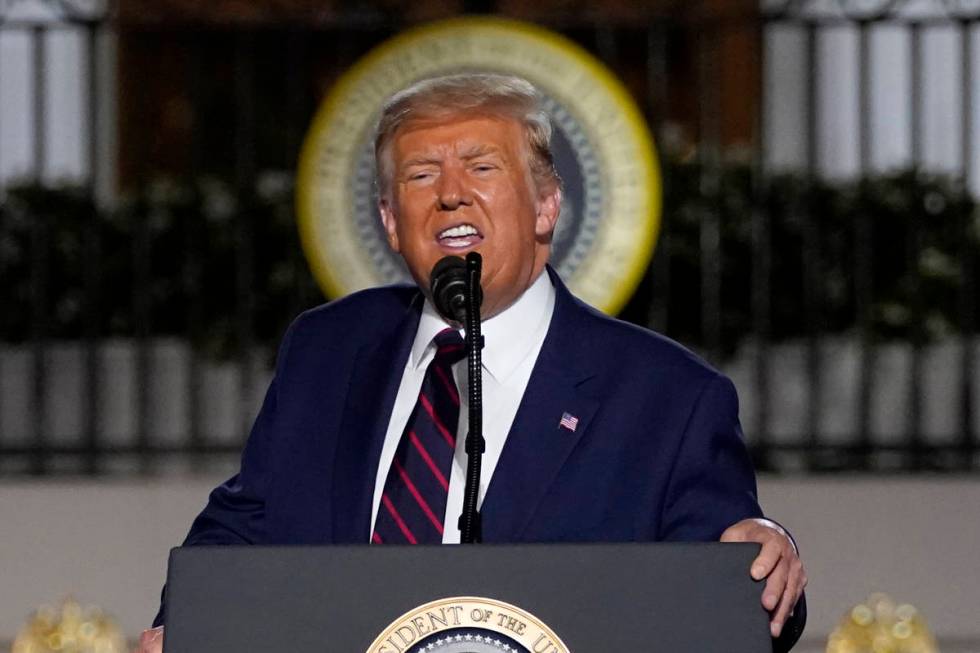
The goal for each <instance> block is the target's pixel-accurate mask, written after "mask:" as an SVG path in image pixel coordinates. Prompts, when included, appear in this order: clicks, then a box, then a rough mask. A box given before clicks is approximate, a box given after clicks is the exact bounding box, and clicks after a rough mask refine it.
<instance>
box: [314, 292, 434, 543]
mask: <svg viewBox="0 0 980 653" xmlns="http://www.w3.org/2000/svg"><path fill="white" fill-rule="evenodd" d="M421 304H422V302H421V295H418V296H417V297H416V299H415V301H413V302H412V304H411V306H410V307H409V309H408V311H407V312H406V314H405V315H404V316H403V317H402V319H401V320H400V321H399V323H398V324H397V326H396V328H395V329H394V330H393V331H392V332H391V334H390V335H389V336H388V337H387V338H384V339H382V340H381V341H379V342H376V343H371V344H368V345H365V346H364V347H362V348H361V349H360V350H359V351H358V353H357V356H356V357H355V361H354V367H353V372H352V374H351V380H350V387H349V389H348V392H347V399H346V402H345V405H344V415H343V419H342V420H341V430H340V434H339V435H338V438H337V440H338V442H337V453H336V457H335V459H334V470H333V487H332V499H333V500H332V502H331V506H332V507H333V511H332V512H333V532H332V534H333V537H332V542H333V543H335V544H340V543H358V544H360V543H366V542H367V541H368V535H369V530H370V528H371V524H370V521H371V510H372V506H371V501H372V500H373V498H374V483H375V479H376V478H377V473H378V460H379V458H380V457H381V447H382V445H383V444H384V437H385V433H386V432H387V430H388V422H389V420H390V419H391V411H392V408H393V407H394V404H395V397H396V395H397V394H398V386H399V385H400V383H401V377H402V370H403V369H404V367H405V361H406V360H408V355H409V352H410V350H411V348H412V342H413V340H414V339H415V332H416V331H417V330H418V323H419V316H420V314H421Z"/></svg>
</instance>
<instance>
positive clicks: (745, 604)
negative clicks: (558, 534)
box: [164, 543, 771, 653]
mask: <svg viewBox="0 0 980 653" xmlns="http://www.w3.org/2000/svg"><path fill="white" fill-rule="evenodd" d="M758 550H759V547H758V545H755V544H717V543H712V544H707V543H706V544H587V545H578V544H575V545H572V544H561V545H543V544H536V545H476V546H458V545H457V546H452V545H449V546H417V547H409V546H396V547H385V546H367V545H365V546H343V547H341V546H331V547H185V548H178V549H174V550H173V551H172V552H171V555H170V569H169V573H168V614H167V623H166V626H167V628H166V637H165V642H164V651H165V653H248V652H253V651H254V652H260V651H261V652H269V653H367V652H368V651H370V653H423V652H424V653H487V652H489V653H512V652H515V651H519V652H520V653H524V652H525V651H529V652H531V653H564V652H565V651H571V652H573V653H616V652H620V651H622V652H624V653H626V652H629V653H633V652H643V653H656V652H660V651H662V652H664V653H684V652H687V651H690V652H692V653H694V652H696V653H762V652H769V651H771V640H770V637H769V628H768V616H767V614H766V613H765V611H764V610H763V608H762V605H761V603H760V596H761V592H762V584H761V583H756V582H754V581H753V580H752V579H751V578H750V577H749V574H748V569H749V564H750V562H751V561H752V559H753V558H754V556H755V555H756V554H757V552H758ZM488 613H489V614H488Z"/></svg>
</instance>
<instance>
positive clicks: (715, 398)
mask: <svg viewBox="0 0 980 653" xmlns="http://www.w3.org/2000/svg"><path fill="white" fill-rule="evenodd" d="M761 516H762V509H761V508H760V507H759V502H758V499H757V498H756V486H755V472H754V471H753V469H752V461H751V459H750V458H749V454H748V451H747V450H746V448H745V444H744V442H743V441H742V429H741V426H739V423H738V399H737V398H736V394H735V387H734V386H733V385H732V382H731V381H729V380H728V379H727V378H725V377H723V376H720V375H718V376H715V377H713V378H712V379H710V380H709V381H708V382H707V383H706V384H705V386H704V388H703V389H702V390H701V393H700V395H699V397H698V398H697V400H696V401H695V403H694V407H693V409H692V411H691V414H690V416H689V417H688V420H687V425H686V428H685V429H684V433H683V435H682V437H681V441H680V445H679V446H678V450H677V454H676V457H675V460H674V465H673V467H672V469H671V472H670V480H669V482H668V484H667V492H666V495H665V499H664V506H663V514H662V515H661V520H660V523H661V529H662V530H661V533H660V539H661V540H668V541H687V542H691V541H701V542H704V541H708V542H712V541H716V540H718V538H720V537H721V534H722V532H723V531H724V530H725V529H726V528H728V527H729V526H731V525H732V524H734V523H735V522H737V521H739V520H742V519H747V518H749V517H761Z"/></svg>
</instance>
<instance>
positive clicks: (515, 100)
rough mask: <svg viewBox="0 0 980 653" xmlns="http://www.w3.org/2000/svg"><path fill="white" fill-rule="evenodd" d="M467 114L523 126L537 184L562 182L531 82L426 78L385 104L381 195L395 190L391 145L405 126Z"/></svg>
mask: <svg viewBox="0 0 980 653" xmlns="http://www.w3.org/2000/svg"><path fill="white" fill-rule="evenodd" d="M465 114H478V115H479V114H485V115H491V116H501V117H506V118H512V119H514V120H517V121H518V122H520V123H521V124H522V125H523V127H524V134H525V136H526V139H527V146H528V150H527V151H528V155H529V156H528V166H529V168H530V170H531V176H532V177H533V179H534V182H535V183H536V184H537V186H538V188H544V187H547V186H548V185H552V184H557V185H560V184H561V180H560V178H559V177H558V172H557V171H556V170H555V162H554V156H553V155H552V153H551V133H552V128H551V120H550V119H549V118H548V114H547V112H546V111H545V110H544V107H543V102H542V97H541V94H540V93H539V92H538V90H537V89H536V88H534V86H533V85H531V83H530V82H528V81H527V80H525V79H521V78H520V77H515V76H512V75H498V74H493V73H467V74H459V75H447V76H445V77H432V78H429V79H423V80H421V81H419V82H416V83H415V84H412V85H411V86H409V87H407V88H405V89H402V90H401V91H399V92H398V93H395V94H394V95H393V96H391V97H390V98H389V99H388V101H387V102H385V104H384V107H383V108H382V110H381V117H380V119H379V120H378V126H377V129H376V130H375V134H376V136H375V140H374V157H375V163H376V164H377V171H378V193H379V195H380V197H383V198H385V197H388V194H389V192H390V191H391V180H392V176H393V174H394V170H392V167H393V165H394V163H393V161H392V160H391V143H392V141H393V140H394V137H395V134H396V132H397V131H398V129H399V128H400V127H401V126H402V125H404V124H405V123H406V122H409V121H411V120H419V119H437V118H449V117H453V116H458V115H465Z"/></svg>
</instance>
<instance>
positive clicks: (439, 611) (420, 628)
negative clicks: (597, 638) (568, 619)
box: [367, 596, 568, 653]
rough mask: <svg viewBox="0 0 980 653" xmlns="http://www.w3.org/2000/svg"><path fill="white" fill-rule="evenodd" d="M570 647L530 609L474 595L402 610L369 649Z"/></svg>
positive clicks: (430, 651) (500, 651)
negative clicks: (400, 614) (399, 615)
mask: <svg viewBox="0 0 980 653" xmlns="http://www.w3.org/2000/svg"><path fill="white" fill-rule="evenodd" d="M530 651H534V653H568V647H566V646H565V644H563V643H562V641H561V640H560V639H559V638H558V636H557V635H555V633H554V632H552V630H551V629H550V628H548V626H546V625H545V624H544V623H542V622H541V621H540V620H539V619H538V618H537V617H535V616H534V615H532V614H530V613H528V612H525V611H524V610H522V609H520V608H518V607H517V606H513V605H510V604H509V603H504V602H503V601H497V600H494V599H486V598H480V597H474V596H457V597H452V598H446V599H440V600H438V601H432V602H431V603H426V604H425V605H420V606H419V607H417V608H415V609H413V610H410V611H409V612H406V613H405V614H403V615H402V616H401V617H399V618H398V619H396V620H395V621H394V622H393V623H392V624H391V625H390V626H388V627H387V628H386V629H385V630H384V632H382V633H381V634H380V635H378V637H377V639H375V640H374V643H373V644H371V647H370V648H369V649H368V650H367V653H529V652H530Z"/></svg>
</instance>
